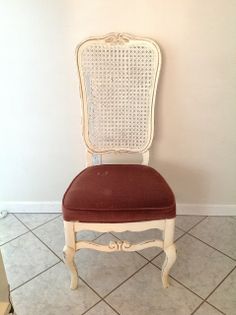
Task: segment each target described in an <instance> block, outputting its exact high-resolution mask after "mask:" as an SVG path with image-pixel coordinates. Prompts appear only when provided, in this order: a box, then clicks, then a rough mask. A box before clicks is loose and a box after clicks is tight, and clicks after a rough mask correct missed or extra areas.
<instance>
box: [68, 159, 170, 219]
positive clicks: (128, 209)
mask: <svg viewBox="0 0 236 315" xmlns="http://www.w3.org/2000/svg"><path fill="white" fill-rule="evenodd" d="M62 206H63V217H64V220H66V221H80V222H97V223H101V222H102V223H105V222H109V223H118V222H137V221H149V220H160V219H169V218H173V217H175V215H176V212H175V211H176V210H175V209H176V207H175V197H174V194H173V192H172V191H171V189H170V187H169V185H168V184H167V182H166V181H165V179H164V178H163V177H162V176H161V175H160V174H159V173H158V172H157V171H156V170H155V169H153V168H152V167H149V166H144V165H137V164H104V165H96V166H90V167H87V168H86V169H84V170H83V171H82V172H81V173H80V174H79V175H77V176H76V177H75V179H74V180H73V181H72V183H71V184H70V186H69V187H68V189H67V191H66V193H65V195H64V198H63V205H62Z"/></svg>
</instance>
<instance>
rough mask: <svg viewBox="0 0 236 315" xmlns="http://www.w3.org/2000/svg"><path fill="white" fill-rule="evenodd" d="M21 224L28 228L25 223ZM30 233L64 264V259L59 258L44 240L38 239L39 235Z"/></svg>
mask: <svg viewBox="0 0 236 315" xmlns="http://www.w3.org/2000/svg"><path fill="white" fill-rule="evenodd" d="M17 220H19V221H20V222H21V220H20V219H19V218H17ZM21 223H22V224H23V225H24V226H25V227H27V226H26V225H25V224H24V223H23V222H21ZM27 228H28V227H27ZM28 229H29V228H28ZM28 232H31V234H33V235H34V236H35V237H36V238H37V239H38V240H39V241H40V242H41V243H42V244H44V245H45V246H46V247H47V248H48V249H49V250H50V252H52V253H53V254H54V255H55V256H56V257H57V258H58V259H59V260H60V261H62V262H63V263H64V261H63V259H62V258H61V257H60V256H58V255H57V254H56V253H55V252H54V251H53V250H52V249H51V248H50V247H49V246H48V245H47V244H46V243H44V241H42V240H41V239H40V238H39V237H38V235H37V234H35V233H34V231H32V230H29V231H28Z"/></svg>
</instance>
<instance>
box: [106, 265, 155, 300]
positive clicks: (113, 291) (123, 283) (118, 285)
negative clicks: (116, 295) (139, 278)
mask: <svg viewBox="0 0 236 315" xmlns="http://www.w3.org/2000/svg"><path fill="white" fill-rule="evenodd" d="M148 264H149V261H147V262H146V263H145V264H144V265H143V266H142V267H140V268H139V269H138V270H136V271H135V272H134V273H133V274H132V275H130V276H129V277H128V278H126V279H125V280H124V281H122V282H121V283H120V284H118V285H117V286H116V287H115V288H114V289H112V290H111V291H110V292H109V293H107V294H106V295H104V297H103V299H106V298H107V297H108V296H109V295H110V294H111V293H113V292H114V291H115V290H116V289H118V288H119V287H120V286H122V285H123V284H124V283H125V282H127V281H128V280H129V279H130V278H132V277H133V276H134V275H136V274H137V273H138V272H139V271H140V270H142V269H143V268H144V267H146V266H147V265H148Z"/></svg>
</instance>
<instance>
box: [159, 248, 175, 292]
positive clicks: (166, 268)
mask: <svg viewBox="0 0 236 315" xmlns="http://www.w3.org/2000/svg"><path fill="white" fill-rule="evenodd" d="M164 251H165V254H166V258H165V261H164V264H163V266H162V283H163V287H164V288H168V286H169V281H168V280H169V272H170V269H171V268H172V266H173V265H174V263H175V261H176V247H175V244H172V245H170V246H168V247H167V248H165V249H164Z"/></svg>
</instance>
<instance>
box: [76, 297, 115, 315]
mask: <svg viewBox="0 0 236 315" xmlns="http://www.w3.org/2000/svg"><path fill="white" fill-rule="evenodd" d="M101 302H104V303H105V304H107V305H108V306H109V307H110V308H111V309H112V310H113V311H114V312H115V313H116V314H117V315H120V313H118V311H117V310H116V309H114V307H113V306H111V305H110V304H109V303H108V302H107V301H105V300H104V299H101V300H99V301H98V302H97V303H95V304H94V305H93V306H91V307H90V308H88V309H87V310H86V311H85V312H84V313H82V314H81V315H85V314H87V313H88V312H89V311H91V310H92V309H93V308H94V307H95V306H96V305H98V304H99V303H101Z"/></svg>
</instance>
